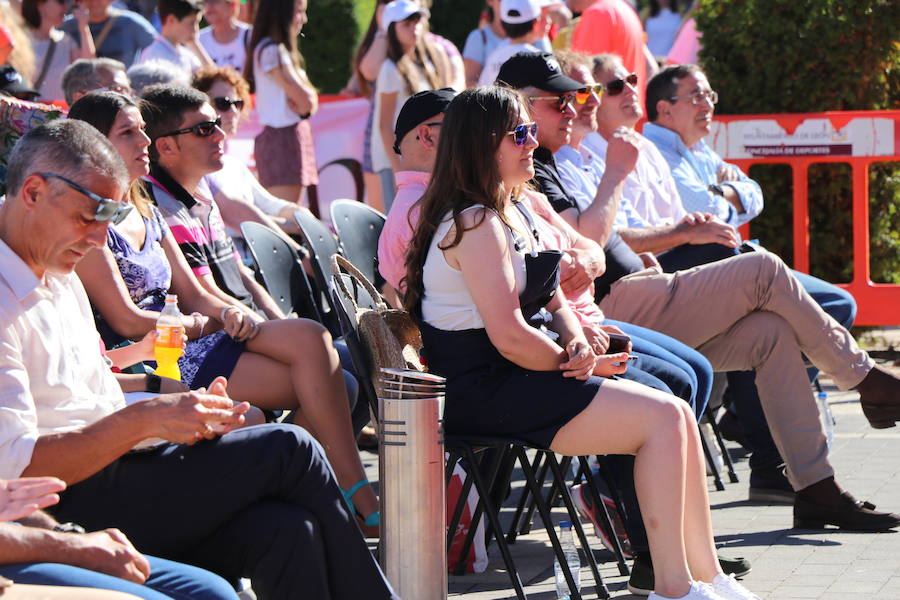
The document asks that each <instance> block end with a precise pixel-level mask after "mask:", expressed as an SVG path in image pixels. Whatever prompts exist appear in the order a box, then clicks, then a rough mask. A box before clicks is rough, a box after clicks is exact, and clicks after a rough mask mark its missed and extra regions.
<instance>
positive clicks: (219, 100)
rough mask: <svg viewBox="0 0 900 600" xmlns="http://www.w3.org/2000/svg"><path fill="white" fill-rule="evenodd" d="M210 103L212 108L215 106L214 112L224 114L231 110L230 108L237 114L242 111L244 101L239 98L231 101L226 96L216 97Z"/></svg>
mask: <svg viewBox="0 0 900 600" xmlns="http://www.w3.org/2000/svg"><path fill="white" fill-rule="evenodd" d="M212 101H213V106H215V107H216V110H218V111H222V112H226V111H228V110H231V107H232V106H233V107H234V108H235V109H237V111H238V112H241V111H242V110H244V101H243V100H241V99H240V98H236V99H234V100H232V99H231V98H229V97H227V96H216V97H215V98H213V99H212Z"/></svg>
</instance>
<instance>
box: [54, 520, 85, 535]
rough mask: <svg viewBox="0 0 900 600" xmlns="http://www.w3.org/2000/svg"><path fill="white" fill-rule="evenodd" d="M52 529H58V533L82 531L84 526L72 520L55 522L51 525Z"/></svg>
mask: <svg viewBox="0 0 900 600" xmlns="http://www.w3.org/2000/svg"><path fill="white" fill-rule="evenodd" d="M53 531H58V532H59V533H84V527H82V526H81V525H79V524H78V523H72V522H69V523H57V524H56V525H54V526H53Z"/></svg>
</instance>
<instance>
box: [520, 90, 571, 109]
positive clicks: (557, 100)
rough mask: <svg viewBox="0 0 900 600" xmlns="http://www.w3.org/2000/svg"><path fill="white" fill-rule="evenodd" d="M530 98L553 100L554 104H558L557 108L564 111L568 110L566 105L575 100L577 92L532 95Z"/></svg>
mask: <svg viewBox="0 0 900 600" xmlns="http://www.w3.org/2000/svg"><path fill="white" fill-rule="evenodd" d="M529 100H553V101H554V104H556V110H558V111H559V112H564V111H565V110H566V105H568V104H571V103H572V102H575V92H569V93H567V94H559V95H556V96H531V97H530V98H529Z"/></svg>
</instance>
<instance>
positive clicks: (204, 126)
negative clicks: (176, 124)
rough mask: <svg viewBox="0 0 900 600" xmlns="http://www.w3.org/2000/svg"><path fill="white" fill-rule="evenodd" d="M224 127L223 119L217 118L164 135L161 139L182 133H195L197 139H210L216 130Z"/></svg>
mask: <svg viewBox="0 0 900 600" xmlns="http://www.w3.org/2000/svg"><path fill="white" fill-rule="evenodd" d="M221 125H222V117H216V120H215V121H200V122H199V123H197V124H196V125H191V126H190V127H185V128H183V129H176V130H175V131H170V132H169V133H164V134H162V135H160V136H159V137H161V138H164V137H169V136H173V135H181V134H182V133H193V134H194V135H196V136H197V137H209V136H211V135H212V134H214V133H215V132H216V128H218V127H221Z"/></svg>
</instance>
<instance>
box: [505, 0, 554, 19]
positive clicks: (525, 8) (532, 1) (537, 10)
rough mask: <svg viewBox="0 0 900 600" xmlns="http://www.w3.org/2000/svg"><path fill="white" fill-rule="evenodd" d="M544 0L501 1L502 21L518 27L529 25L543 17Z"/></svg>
mask: <svg viewBox="0 0 900 600" xmlns="http://www.w3.org/2000/svg"><path fill="white" fill-rule="evenodd" d="M543 5H544V1H543V0H501V1H500V20H501V21H503V22H504V23H511V24H513V25H517V24H519V23H527V22H528V21H533V20H535V19H537V18H538V17H540V16H541V7H542V6H543Z"/></svg>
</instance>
